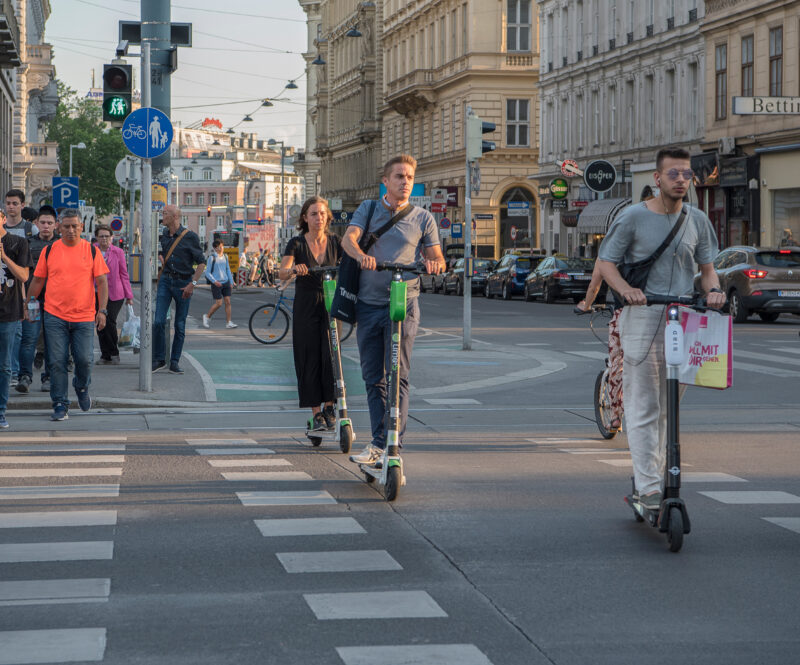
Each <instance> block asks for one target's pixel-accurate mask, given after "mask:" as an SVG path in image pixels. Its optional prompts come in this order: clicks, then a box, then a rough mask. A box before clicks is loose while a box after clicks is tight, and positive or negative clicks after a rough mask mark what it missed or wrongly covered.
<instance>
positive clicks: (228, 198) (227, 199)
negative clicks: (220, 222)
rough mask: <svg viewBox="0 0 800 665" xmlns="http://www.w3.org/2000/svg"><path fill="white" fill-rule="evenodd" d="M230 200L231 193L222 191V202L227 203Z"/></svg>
mask: <svg viewBox="0 0 800 665" xmlns="http://www.w3.org/2000/svg"><path fill="white" fill-rule="evenodd" d="M230 202H231V195H230V194H228V192H223V194H222V204H223V205H228V204H230Z"/></svg>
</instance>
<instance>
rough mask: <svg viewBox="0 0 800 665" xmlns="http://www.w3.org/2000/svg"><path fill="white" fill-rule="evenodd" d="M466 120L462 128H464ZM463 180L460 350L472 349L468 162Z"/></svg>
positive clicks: (470, 210)
mask: <svg viewBox="0 0 800 665" xmlns="http://www.w3.org/2000/svg"><path fill="white" fill-rule="evenodd" d="M466 124H467V123H466V118H464V126H465V127H466ZM466 176H467V177H466V179H465V180H464V183H465V185H464V342H463V345H462V347H461V348H462V349H464V351H470V350H471V349H472V198H471V196H472V191H471V186H470V185H471V183H470V168H469V162H466Z"/></svg>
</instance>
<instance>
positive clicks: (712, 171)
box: [691, 152, 719, 187]
mask: <svg viewBox="0 0 800 665" xmlns="http://www.w3.org/2000/svg"><path fill="white" fill-rule="evenodd" d="M691 165H692V171H694V176H695V178H696V179H697V182H698V184H699V186H700V187H711V186H714V185H718V184H719V166H718V165H717V153H715V152H704V153H702V154H699V155H693V156H692V158H691Z"/></svg>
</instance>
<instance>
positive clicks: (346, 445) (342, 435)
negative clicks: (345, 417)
mask: <svg viewBox="0 0 800 665" xmlns="http://www.w3.org/2000/svg"><path fill="white" fill-rule="evenodd" d="M352 443H353V428H352V427H350V425H342V429H341V431H340V432H339V448H340V449H341V451H342V452H343V453H345V454H347V453H349V452H350V445H351V444H352ZM370 478H372V476H370Z"/></svg>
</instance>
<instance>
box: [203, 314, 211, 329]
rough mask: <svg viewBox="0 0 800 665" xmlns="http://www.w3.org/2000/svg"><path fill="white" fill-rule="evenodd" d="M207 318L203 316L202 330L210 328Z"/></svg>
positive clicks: (205, 315)
mask: <svg viewBox="0 0 800 665" xmlns="http://www.w3.org/2000/svg"><path fill="white" fill-rule="evenodd" d="M210 327H211V326H210V325H209V318H208V315H207V314H203V328H210Z"/></svg>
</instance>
